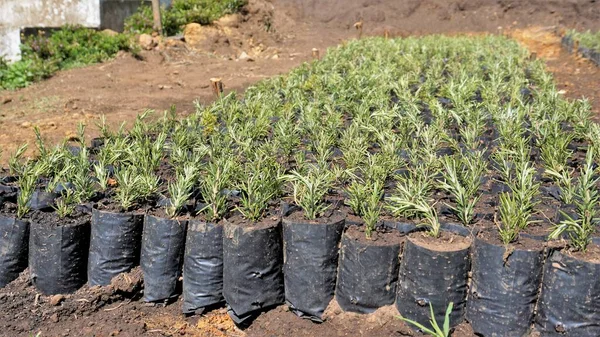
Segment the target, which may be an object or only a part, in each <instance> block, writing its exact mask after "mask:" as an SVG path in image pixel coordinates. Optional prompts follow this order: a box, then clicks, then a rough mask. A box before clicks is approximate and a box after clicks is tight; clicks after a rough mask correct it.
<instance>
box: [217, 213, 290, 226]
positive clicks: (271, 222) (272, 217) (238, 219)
mask: <svg viewBox="0 0 600 337" xmlns="http://www.w3.org/2000/svg"><path fill="white" fill-rule="evenodd" d="M224 221H226V222H229V223H231V224H233V225H235V226H243V227H247V228H256V229H263V228H271V227H275V226H277V224H279V222H280V221H281V217H280V216H279V215H278V213H277V212H275V213H271V214H269V215H267V216H266V217H264V218H263V219H261V220H259V221H257V222H254V221H250V220H248V219H246V218H244V217H243V216H242V215H241V214H239V213H238V214H235V215H233V216H231V217H229V218H227V219H226V220H224Z"/></svg>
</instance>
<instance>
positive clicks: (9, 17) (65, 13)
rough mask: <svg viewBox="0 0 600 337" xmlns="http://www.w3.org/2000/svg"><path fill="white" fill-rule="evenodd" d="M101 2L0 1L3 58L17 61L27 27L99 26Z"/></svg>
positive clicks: (1, 50)
mask: <svg viewBox="0 0 600 337" xmlns="http://www.w3.org/2000/svg"><path fill="white" fill-rule="evenodd" d="M100 1H101V0H0V56H4V57H5V58H6V59H8V60H17V59H18V58H19V55H20V51H19V45H20V30H21V28H25V27H60V26H62V25H65V24H80V25H83V26H86V27H99V26H100Z"/></svg>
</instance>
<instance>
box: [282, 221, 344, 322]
mask: <svg viewBox="0 0 600 337" xmlns="http://www.w3.org/2000/svg"><path fill="white" fill-rule="evenodd" d="M343 230H344V219H343V218H341V217H338V218H336V219H334V220H332V221H330V222H329V223H325V224H312V223H302V222H299V221H296V220H292V219H290V218H285V219H284V220H283V241H284V249H285V262H284V273H283V275H284V279H285V300H286V302H287V303H288V304H289V306H290V309H291V310H292V311H293V312H294V313H296V314H297V315H299V316H301V317H307V318H309V319H311V320H314V321H316V322H322V318H321V316H322V315H323V312H324V311H325V308H327V306H328V305H329V302H330V301H331V299H332V298H333V295H334V291H335V283H336V278H337V265H338V244H339V242H340V238H341V235H342V231H343Z"/></svg>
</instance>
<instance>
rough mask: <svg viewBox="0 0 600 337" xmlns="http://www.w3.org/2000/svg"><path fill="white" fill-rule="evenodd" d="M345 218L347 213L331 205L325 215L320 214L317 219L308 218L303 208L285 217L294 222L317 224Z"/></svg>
mask: <svg viewBox="0 0 600 337" xmlns="http://www.w3.org/2000/svg"><path fill="white" fill-rule="evenodd" d="M345 218H346V214H345V213H342V210H339V209H337V208H334V207H329V209H328V210H327V211H326V212H325V214H324V215H323V216H319V217H317V218H316V219H306V217H305V216H304V211H302V210H297V211H293V212H292V213H290V214H289V215H288V216H286V217H285V219H287V220H289V221H291V222H292V223H308V224H315V225H324V224H331V223H335V222H338V221H340V220H342V219H345Z"/></svg>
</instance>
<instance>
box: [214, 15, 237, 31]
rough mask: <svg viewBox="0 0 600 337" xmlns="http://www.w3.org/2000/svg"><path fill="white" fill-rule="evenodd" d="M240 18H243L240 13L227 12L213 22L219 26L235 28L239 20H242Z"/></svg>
mask: <svg viewBox="0 0 600 337" xmlns="http://www.w3.org/2000/svg"><path fill="white" fill-rule="evenodd" d="M242 20H243V18H242V16H241V15H240V14H229V15H225V16H223V17H221V18H220V19H219V20H217V21H215V24H217V25H218V26H221V27H231V28H236V27H238V26H239V25H240V22H242Z"/></svg>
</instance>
